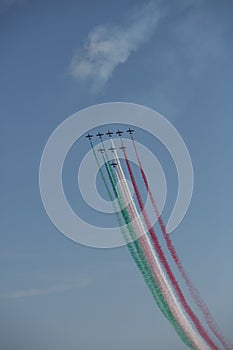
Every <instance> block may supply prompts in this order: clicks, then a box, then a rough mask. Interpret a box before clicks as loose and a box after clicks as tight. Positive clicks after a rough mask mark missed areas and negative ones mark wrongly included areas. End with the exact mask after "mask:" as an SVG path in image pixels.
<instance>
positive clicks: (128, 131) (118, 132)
mask: <svg viewBox="0 0 233 350" xmlns="http://www.w3.org/2000/svg"><path fill="white" fill-rule="evenodd" d="M126 132H127V133H128V134H129V135H132V134H133V133H134V129H131V128H129V129H128V130H126ZM123 133H124V131H121V130H119V129H118V130H117V131H116V133H115V134H116V135H117V136H119V137H121V136H122V134H123ZM106 135H107V136H109V137H112V136H113V135H114V132H112V131H109V130H108V132H106ZM96 136H97V137H99V138H100V140H102V138H103V136H104V134H103V133H101V132H98V133H97V134H96ZM86 138H88V139H89V140H91V139H92V138H93V135H91V134H89V133H88V134H87V135H86Z"/></svg>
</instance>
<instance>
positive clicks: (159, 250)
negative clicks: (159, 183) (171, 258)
mask: <svg viewBox="0 0 233 350" xmlns="http://www.w3.org/2000/svg"><path fill="white" fill-rule="evenodd" d="M121 142H122V147H124V143H123V141H122V140H121ZM123 152H124V157H125V161H126V165H127V168H128V171H129V174H130V178H131V181H132V184H133V187H134V191H135V194H136V197H137V200H138V204H139V207H140V210H141V211H142V214H143V217H144V220H145V223H146V226H147V229H148V231H149V233H150V236H151V239H152V242H153V244H154V247H155V249H156V252H157V254H158V256H159V259H160V261H161V263H162V264H163V266H164V268H165V270H166V272H167V275H168V277H169V279H170V281H171V283H172V285H173V287H174V288H175V291H176V293H177V295H178V297H179V299H180V301H181V303H182V305H183V307H184V309H185V311H186V312H187V314H188V315H189V317H190V319H191V320H192V321H193V324H194V325H195V327H196V329H197V330H198V332H199V334H200V335H201V336H202V338H203V339H204V340H205V341H206V342H207V343H208V344H209V346H210V347H211V349H214V350H218V347H217V346H216V345H215V343H214V342H213V341H212V339H211V338H210V337H209V335H208V333H207V332H206V330H205V329H204V327H203V326H202V324H201V322H200V321H199V319H198V317H197V316H196V315H195V313H194V312H193V311H192V309H191V308H190V306H189V305H188V303H187V301H186V299H185V297H184V295H183V293H182V291H181V289H180V287H179V284H178V282H177V281H176V279H175V276H174V274H173V273H172V270H171V268H170V266H169V264H168V262H167V259H166V257H165V255H164V253H163V250H162V248H161V245H160V243H159V241H158V238H157V236H156V233H155V231H154V229H153V227H151V226H152V225H151V223H150V220H149V217H148V216H147V213H146V211H145V210H143V201H142V198H141V195H140V192H139V189H138V186H137V183H136V180H135V178H134V175H133V171H132V168H131V165H130V162H129V160H128V157H127V154H126V151H125V149H123Z"/></svg>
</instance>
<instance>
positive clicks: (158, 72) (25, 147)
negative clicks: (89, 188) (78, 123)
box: [0, 0, 233, 350]
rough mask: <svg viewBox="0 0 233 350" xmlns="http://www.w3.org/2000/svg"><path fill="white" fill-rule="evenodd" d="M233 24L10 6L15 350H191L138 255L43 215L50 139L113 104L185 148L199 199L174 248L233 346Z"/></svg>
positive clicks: (157, 13)
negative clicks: (69, 231) (63, 229)
mask: <svg viewBox="0 0 233 350" xmlns="http://www.w3.org/2000/svg"><path fill="white" fill-rule="evenodd" d="M232 11H233V3H232V1H230V0H229V1H227V0H222V1H215V0H212V1H210V0H206V1H201V0H196V1H193V0H187V1H183V0H180V1H173V2H172V4H171V3H170V2H162V1H158V2H157V1H154V2H151V3H150V4H148V3H143V2H142V1H133V0H132V1H118V2H115V1H101V0H100V1H98V2H97V1H96V2H94V1H77V0H76V1H75V0H66V1H64V0H57V1H52V0H47V1H43V0H41V1H33V0H22V1H21V0H14V1H13V0H12V1H7V0H4V1H1V3H0V49H1V55H0V76H1V79H0V92H1V125H2V127H1V140H2V149H1V152H2V172H1V180H2V181H1V182H2V185H3V186H2V196H1V198H2V204H1V212H2V213H3V215H2V220H1V226H2V229H1V248H0V260H1V263H0V270H1V287H0V304H1V316H0V322H1V329H2V332H1V334H0V344H1V346H2V347H3V348H4V349H6V350H8V349H14V347H16V346H17V347H18V348H20V346H21V347H22V349H27V348H28V349H29V348H30V349H31V348H32V347H33V348H34V349H35V350H37V349H41V348H42V347H43V348H44V349H56V350H62V349H64V348H65V349H66V350H73V349H81V350H92V349H93V350H94V349H99V348H101V349H102V350H105V349H111V350H115V349H119V347H122V348H124V349H128V350H131V349H134V350H138V349H141V348H142V347H143V348H146V349H147V350H152V349H154V348H156V349H157V348H158V349H160V350H166V349H169V348H172V349H174V350H178V349H179V350H180V349H185V346H184V345H183V344H181V343H180V340H179V339H178V338H177V336H176V334H175V333H174V331H173V330H172V329H171V327H170V326H169V325H168V323H167V322H166V320H164V319H163V317H162V316H161V315H160V313H159V311H158V310H157V308H156V307H155V306H154V304H153V301H152V298H151V296H150V294H149V291H148V290H147V288H146V286H145V285H144V282H143V280H142V278H141V276H140V274H139V272H138V271H137V269H136V267H135V265H134V264H133V262H132V261H131V258H130V256H129V254H128V251H127V249H126V248H125V247H123V248H117V249H110V250H101V249H92V248H88V247H84V246H81V245H78V244H76V243H74V242H72V241H70V240H68V239H67V238H66V237H64V236H63V235H61V234H60V233H59V232H58V231H57V229H56V228H55V227H54V226H53V224H52V223H51V222H50V220H49V218H48V217H47V215H46V212H45V210H44V208H43V205H42V202H41V198H40V192H39V186H38V172H39V163H40V157H41V154H42V151H43V148H44V146H45V143H46V142H47V139H48V138H49V136H50V134H51V133H52V132H53V130H54V129H55V128H56V127H57V126H58V125H59V124H60V123H61V122H62V121H63V120H64V119H65V118H67V117H68V116H70V115H71V114H73V113H75V112H76V111H78V110H80V109H82V108H84V107H88V106H90V105H93V104H97V103H102V102H109V101H125V102H134V103H138V104H142V105H145V106H148V107H151V108H153V109H155V110H157V111H158V112H160V113H161V114H163V115H164V116H165V117H166V118H167V119H168V120H170V121H171V122H172V123H173V124H174V126H175V127H176V128H177V130H178V131H179V133H180V134H181V135H182V137H183V139H184V141H185V143H186V145H187V147H188V149H189V152H190V155H191V158H192V161H193V166H194V175H195V186H194V193H193V198H192V202H191V206H190V208H189V211H188V214H187V215H186V217H185V219H184V220H183V222H182V223H181V225H180V226H179V227H178V228H177V229H176V231H175V232H174V233H173V239H174V243H175V245H176V247H177V249H178V251H179V253H180V256H181V257H182V260H183V262H184V265H185V267H186V268H187V270H188V271H189V274H190V275H191V277H192V279H193V281H194V283H195V284H196V286H198V288H199V289H200V291H201V294H202V295H203V297H204V299H205V300H206V302H207V303H208V305H209V306H210V309H211V310H212V312H213V314H214V315H215V317H216V319H217V321H218V323H219V324H220V326H221V329H222V330H223V333H224V334H225V335H226V336H227V337H228V338H229V339H230V340H231V341H232V319H233V303H232V292H233V280H232V244H233V235H232V224H233V216H232V210H231V209H232V195H233V191H232V177H233V166H232V147H233V142H232V128H233V119H232V112H233V106H232V89H233V69H232V62H233V48H232V29H233V23H232ZM103 41H105V42H107V43H108V46H107V48H106V47H105V48H103V46H101V45H102V43H103ZM98 50H99V51H98ZM139 137H141V138H142V139H143V135H142V134H140V135H139ZM85 147H86V146H85ZM162 160H163V163H164V167H165V169H167V170H169V169H170V168H169V165H168V164H167V163H166V160H165V158H164V157H163V156H162ZM166 167H167V168H166ZM171 181H172V180H171ZM170 187H172V182H171V185H170ZM171 205H172V204H171V203H170V202H169V201H168V203H167V211H169V209H170V207H171ZM96 220H98V218H96ZM16 344H17V345H16ZM3 345H4V346H3Z"/></svg>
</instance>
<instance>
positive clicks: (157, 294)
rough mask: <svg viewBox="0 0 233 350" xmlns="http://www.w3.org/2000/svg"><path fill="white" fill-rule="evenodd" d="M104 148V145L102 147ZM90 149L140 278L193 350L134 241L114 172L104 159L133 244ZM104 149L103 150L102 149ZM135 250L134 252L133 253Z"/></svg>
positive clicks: (137, 244)
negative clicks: (140, 274)
mask: <svg viewBox="0 0 233 350" xmlns="http://www.w3.org/2000/svg"><path fill="white" fill-rule="evenodd" d="M103 146H104V145H103ZM91 147H92V151H93V154H94V157H95V160H96V162H97V166H98V168H99V171H100V174H101V178H102V180H103V182H104V186H105V188H106V190H107V193H108V196H109V198H110V200H111V202H112V204H113V207H114V212H115V214H116V216H117V221H118V225H119V227H120V229H121V232H122V234H123V237H124V239H125V241H126V243H127V246H128V248H129V251H130V253H131V256H132V257H133V259H134V261H135V263H136V265H137V267H138V268H139V270H140V271H141V273H142V276H143V278H144V280H145V282H146V284H147V286H148V287H149V289H150V291H151V293H152V296H153V299H154V300H155V302H156V304H157V306H158V307H159V309H160V310H161V312H162V313H163V315H164V316H165V317H166V318H167V319H168V320H169V321H170V323H171V324H172V325H173V327H174V329H175V330H176V332H177V334H178V335H179V336H180V338H181V340H182V341H183V342H184V343H185V344H186V345H187V346H189V347H190V348H191V349H194V348H193V346H192V343H191V342H190V341H189V339H188V338H187V337H186V335H185V334H184V332H183V331H182V329H181V328H180V326H179V324H178V323H177V321H176V319H175V318H174V316H173V314H172V313H171V311H170V309H169V307H168V305H167V303H166V301H165V299H164V295H163V293H162V292H161V290H160V289H159V286H158V284H157V283H156V281H155V280H154V278H153V273H152V271H151V269H150V267H149V265H148V263H147V261H146V257H145V255H144V253H143V250H142V248H141V246H140V244H139V243H138V241H135V239H136V238H137V237H136V234H135V232H134V230H133V227H132V225H131V220H130V218H129V215H128V213H127V210H126V209H124V205H123V203H122V201H123V200H122V197H121V196H120V193H119V192H117V190H116V185H117V181H116V176H115V174H114V172H113V171H112V169H111V166H109V162H108V161H107V162H106V160H105V159H104V162H105V167H106V170H107V173H108V177H109V180H110V182H111V185H112V188H113V191H114V194H115V196H116V198H117V199H118V203H119V206H120V209H121V213H122V215H123V217H124V220H125V222H126V224H127V228H128V230H129V232H130V235H131V237H132V238H133V243H129V239H128V237H127V234H126V232H125V230H124V227H123V225H122V221H121V217H120V215H119V213H118V211H117V208H116V206H115V203H114V202H113V200H114V198H113V196H112V194H111V191H110V190H109V188H108V184H107V182H106V180H105V177H104V174H103V172H102V169H101V167H100V163H99V161H98V157H97V155H96V152H95V150H94V147H93V144H92V142H91ZM104 149H105V148H104ZM105 153H106V150H105ZM106 156H107V153H106ZM135 250H136V252H135Z"/></svg>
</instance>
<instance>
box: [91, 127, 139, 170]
mask: <svg viewBox="0 0 233 350" xmlns="http://www.w3.org/2000/svg"><path fill="white" fill-rule="evenodd" d="M126 132H127V133H128V134H129V135H132V134H133V133H134V129H131V128H129V129H128V130H126ZM123 133H124V131H121V130H119V129H118V130H117V131H116V132H115V134H116V135H117V136H119V137H122V134H123ZM105 135H107V136H108V137H112V136H113V135H114V132H113V131H109V130H108V132H106V134H105ZM96 136H97V137H99V139H100V140H102V139H103V136H104V134H103V133H101V132H98V133H97V134H96ZM85 137H86V138H87V139H88V140H90V141H91V139H92V138H93V137H94V135H92V134H90V133H88V134H87V135H86V136H85ZM119 149H121V150H122V151H123V150H125V149H126V147H125V146H121V147H119ZM108 150H109V151H111V152H114V151H115V150H116V148H115V147H110V148H109V149H108ZM98 152H100V153H102V154H103V153H104V152H105V149H104V148H99V149H98ZM110 165H111V166H112V167H114V168H115V167H116V166H117V165H118V164H117V162H114V161H112V163H110Z"/></svg>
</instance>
